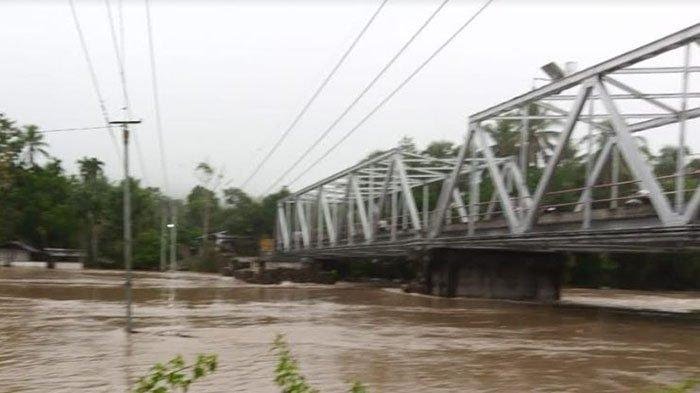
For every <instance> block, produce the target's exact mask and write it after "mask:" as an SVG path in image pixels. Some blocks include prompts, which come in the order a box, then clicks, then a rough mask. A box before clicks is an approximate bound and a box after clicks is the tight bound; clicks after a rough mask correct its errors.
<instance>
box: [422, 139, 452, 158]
mask: <svg viewBox="0 0 700 393" xmlns="http://www.w3.org/2000/svg"><path fill="white" fill-rule="evenodd" d="M458 150H459V146H455V144H454V143H452V142H450V141H435V142H430V144H429V145H428V147H426V148H425V150H423V154H425V155H429V156H431V157H435V158H448V157H455V156H457V151H458Z"/></svg>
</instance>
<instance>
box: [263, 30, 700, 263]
mask: <svg viewBox="0 0 700 393" xmlns="http://www.w3.org/2000/svg"><path fill="white" fill-rule="evenodd" d="M693 51H697V53H698V54H700V24H696V25H694V26H691V27H689V28H686V29H684V30H682V31H679V32H677V33H675V34H672V35H669V36H667V37H664V38H661V39H659V40H657V41H654V42H651V43H649V44H647V45H644V46H642V47H639V48H637V49H634V50H632V51H629V52H627V53H624V54H621V55H619V56H617V57H614V58H612V59H610V60H607V61H604V62H602V63H600V64H597V65H595V66H593V67H590V68H587V69H584V70H581V71H578V72H575V73H572V74H569V75H566V76H562V77H560V78H559V79H554V80H552V81H550V83H548V84H547V85H545V86H543V87H540V88H537V89H533V90H532V91H529V92H527V93H525V94H522V95H520V96H518V97H515V98H513V99H511V100H508V101H505V102H502V103H500V104H498V105H495V106H493V107H491V108H488V109H486V110H483V111H481V112H478V113H475V114H473V115H471V116H470V117H469V120H468V123H467V126H468V127H467V132H466V136H465V139H464V142H463V143H462V144H461V145H460V146H459V151H458V153H457V155H456V157H448V158H435V157H430V156H426V155H421V154H417V153H414V152H411V151H408V150H406V149H402V148H396V149H392V150H390V151H387V152H385V153H383V154H381V155H379V156H376V157H374V158H371V159H367V160H365V161H363V162H361V163H359V164H357V165H355V166H353V167H351V168H348V169H346V170H344V171H341V172H339V173H336V174H335V175H333V176H330V177H328V178H326V179H323V180H321V181H319V182H317V183H315V184H312V185H310V186H308V187H305V188H303V189H301V190H299V191H297V192H295V193H293V194H291V195H290V196H289V197H287V198H285V199H284V200H281V201H280V202H279V204H278V207H277V225H276V235H275V238H276V247H277V254H278V255H280V256H285V255H287V256H309V257H314V258H338V257H358V256H367V257H370V256H406V255H408V254H411V253H414V252H421V251H423V250H429V249H433V248H454V249H489V250H518V251H567V252H575V251H609V252H664V251H679V250H698V249H700V238H699V236H698V235H699V234H700V226H699V225H698V223H697V220H696V217H697V215H698V209H699V208H700V185H698V184H700V183H698V181H697V180H699V179H697V177H698V176H697V175H698V173H697V172H693V171H690V170H689V169H688V168H687V164H686V163H687V162H688V161H689V158H688V157H686V154H687V153H686V150H685V147H687V142H686V139H688V138H687V134H688V128H689V127H691V126H692V127H695V128H698V126H699V125H700V124H698V123H694V122H693V119H696V118H698V117H700V105H699V103H700V100H699V99H700V92H692V91H690V87H689V86H690V85H691V83H690V80H691V78H692V77H697V76H698V75H700V66H693V64H692V61H691V53H692V52H693ZM697 57H700V56H696V58H697ZM696 81H697V82H696V85H695V86H696V87H697V86H700V78H697V79H696ZM662 89H663V90H662ZM654 91H656V92H654ZM658 91H661V92H658ZM504 124H507V125H508V124H509V125H511V126H514V127H517V131H514V132H515V135H517V136H518V137H519V141H518V142H516V143H512V146H511V149H510V150H512V154H511V155H505V154H497V152H499V151H501V149H500V146H498V145H497V144H496V143H495V141H494V139H493V135H494V133H493V132H492V130H493V129H495V128H497V127H498V126H499V125H500V126H503V125H504ZM541 127H544V128H546V129H541ZM649 132H655V133H661V137H662V138H663V143H664V144H668V145H673V146H674V147H675V148H676V149H677V150H676V153H674V154H677V157H676V164H675V165H676V168H675V170H673V171H672V173H670V174H666V175H663V176H660V175H659V174H656V173H655V171H654V167H653V162H651V159H650V158H649V155H646V154H644V152H643V146H642V144H641V143H640V142H639V138H638V137H637V136H638V135H644V136H645V137H647V136H651V135H652V134H649ZM657 140H658V137H657ZM574 143H575V144H578V145H579V147H583V148H580V149H579V151H583V152H584V153H586V154H585V157H581V156H579V157H574V158H571V157H569V158H567V157H566V155H567V147H568V146H571V144H574ZM502 150H508V149H502ZM569 150H570V149H569ZM567 159H568V160H569V161H571V160H577V159H578V160H580V162H584V163H585V164H584V165H583V167H585V168H586V169H585V172H586V173H585V174H582V176H580V178H581V179H583V180H581V181H580V182H579V183H578V184H573V185H572V184H568V185H567V187H565V188H562V187H559V188H558V189H555V188H554V187H553V184H552V180H553V179H554V178H555V177H556V176H557V175H558V174H559V172H560V171H562V170H563V169H562V168H564V167H565V165H564V164H563V163H564V162H566V160H567ZM621 173H624V175H621ZM621 176H622V177H624V178H625V179H624V180H622V179H621ZM526 179H528V180H529V181H526ZM528 184H529V185H530V187H529V186H528ZM533 185H534V187H533ZM438 190H439V194H438ZM431 194H432V195H433V197H432V200H431ZM554 201H556V202H554ZM562 201H563V202H562Z"/></svg>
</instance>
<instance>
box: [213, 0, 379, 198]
mask: <svg viewBox="0 0 700 393" xmlns="http://www.w3.org/2000/svg"><path fill="white" fill-rule="evenodd" d="M387 1H388V0H382V2H381V3H380V4H379V7H377V9H376V11H374V14H372V16H371V17H370V18H369V20H368V21H367V23H365V25H364V27H363V28H362V30H360V33H359V34H358V35H357V37H355V39H354V40H353V41H352V44H350V46H349V47H348V49H346V50H345V53H343V56H341V58H340V60H338V62H337V63H336V64H335V66H334V67H333V68H332V69H331V71H330V72H329V73H328V75H327V76H326V78H325V79H324V80H323V82H321V85H320V86H319V87H318V88H317V89H316V91H315V92H314V94H312V95H311V97H310V98H309V100H308V101H306V103H305V104H304V106H303V107H302V108H301V111H299V113H298V114H297V115H296V117H294V120H293V121H292V123H291V124H290V125H289V127H287V129H286V130H285V131H284V132H283V133H282V135H281V136H280V137H279V139H277V141H276V142H275V144H274V145H273V146H272V149H270V151H269V152H267V154H266V155H265V157H263V159H262V161H260V163H259V164H258V165H257V166H256V167H255V169H254V170H253V172H251V174H250V175H248V177H247V178H246V179H245V180H244V181H243V183H242V184H241V187H245V186H246V185H247V184H248V183H249V182H250V180H251V179H253V177H254V176H255V175H256V174H257V173H258V172H259V171H260V169H261V168H262V167H263V165H265V163H266V162H267V161H268V160H269V159H270V157H271V156H272V155H273V154H274V153H275V151H277V149H278V148H279V147H280V145H282V142H284V140H285V139H286V138H287V136H288V135H289V133H290V132H291V131H292V130H293V129H294V127H296V125H297V123H299V120H301V118H302V117H303V116H304V114H306V112H307V111H308V109H309V107H310V106H311V104H313V103H314V101H316V97H318V95H319V94H321V91H323V89H324V88H325V87H326V85H327V84H328V82H329V81H330V80H331V78H333V76H334V75H335V74H336V72H337V71H338V69H339V68H340V66H341V65H342V64H343V63H344V62H345V59H346V58H347V57H348V55H350V52H352V50H353V49H354V48H355V46H356V45H357V43H358V42H359V41H360V39H361V38H362V36H364V35H365V32H367V30H368V29H369V27H370V26H371V25H372V23H373V22H374V20H375V19H376V18H377V15H379V12H380V11H381V10H382V8H384V5H386V3H387ZM232 181H233V179H231V180H229V181H228V182H226V184H225V185H228V184H229V183H231V182H232Z"/></svg>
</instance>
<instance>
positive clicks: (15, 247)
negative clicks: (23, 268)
mask: <svg viewBox="0 0 700 393" xmlns="http://www.w3.org/2000/svg"><path fill="white" fill-rule="evenodd" d="M41 259H42V252H41V251H40V250H39V249H37V248H34V247H32V246H30V245H29V244H27V243H24V242H21V241H18V240H15V241H10V242H6V243H3V244H0V265H2V266H9V265H11V264H12V263H13V262H29V261H36V260H41Z"/></svg>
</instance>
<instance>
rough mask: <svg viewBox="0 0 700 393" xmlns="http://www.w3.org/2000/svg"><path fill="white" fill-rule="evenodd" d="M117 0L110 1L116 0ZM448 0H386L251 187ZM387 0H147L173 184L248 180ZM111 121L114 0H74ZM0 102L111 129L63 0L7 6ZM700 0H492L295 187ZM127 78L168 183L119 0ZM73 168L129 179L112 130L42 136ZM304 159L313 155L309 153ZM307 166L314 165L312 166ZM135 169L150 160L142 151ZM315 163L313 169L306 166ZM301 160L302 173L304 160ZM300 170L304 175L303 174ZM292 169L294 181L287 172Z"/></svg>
mask: <svg viewBox="0 0 700 393" xmlns="http://www.w3.org/2000/svg"><path fill="white" fill-rule="evenodd" d="M117 1H118V0H112V3H113V4H116V3H117ZM439 1H440V0H421V1H418V0H389V2H388V4H387V5H386V7H385V8H384V10H383V11H382V13H381V14H380V15H379V17H378V19H377V20H376V22H375V24H374V25H373V26H372V27H371V28H370V30H369V31H368V32H367V34H366V35H365V37H364V38H363V40H362V41H361V42H360V43H359V44H358V46H357V48H356V49H355V51H354V52H353V53H352V54H351V56H350V58H349V59H348V61H347V62H346V63H345V65H344V66H343V67H342V68H341V69H340V71H339V72H338V74H337V75H336V78H335V79H334V80H333V81H332V82H331V83H330V84H329V85H328V87H327V88H326V90H325V91H324V93H322V95H321V96H320V97H319V98H318V100H317V101H316V103H315V104H314V106H313V107H312V108H311V109H310V111H309V112H308V114H307V116H306V117H305V118H304V119H303V120H302V121H301V122H300V123H299V125H298V127H297V128H296V130H295V131H293V132H292V134H291V135H290V137H289V138H288V139H287V141H286V143H285V144H284V145H283V147H282V148H281V149H279V151H278V152H277V153H276V154H275V156H274V157H273V159H272V160H270V162H269V163H268V165H266V166H265V167H264V168H263V170H262V171H261V172H260V174H259V175H258V176H257V177H256V179H255V180H254V181H252V182H251V183H250V184H249V185H248V187H247V188H246V191H249V192H251V193H252V194H255V195H257V194H259V193H261V192H263V191H264V190H265V189H266V188H267V187H268V186H269V185H270V184H271V183H272V182H273V181H274V179H275V178H276V177H277V176H278V175H279V174H280V173H281V171H283V170H285V169H286V168H287V167H288V166H289V165H290V163H291V162H292V161H293V160H295V159H296V157H297V156H298V155H299V154H300V153H301V152H302V151H303V150H304V149H305V148H306V146H307V145H308V144H310V143H311V142H312V141H313V140H314V139H315V138H316V136H317V135H319V134H320V133H321V132H322V131H323V130H324V129H325V128H326V127H327V126H328V124H329V123H330V122H331V121H332V120H333V119H334V118H335V117H336V116H337V115H338V114H339V113H340V112H341V111H342V109H343V108H344V107H345V106H347V105H348V104H349V103H350V101H352V99H353V98H354V97H355V96H356V95H357V94H358V93H359V90H360V89H361V88H362V87H364V85H365V84H366V83H368V82H369V81H370V80H371V78H372V77H373V76H374V75H375V74H376V73H377V72H378V71H379V69H380V68H381V67H382V66H383V65H384V63H386V62H387V61H388V59H389V58H390V57H391V56H392V55H393V54H394V53H395V51H396V50H398V48H399V47H400V46H401V45H402V44H403V43H404V42H405V41H406V40H407V39H408V37H410V35H411V34H413V32H414V31H415V30H416V29H417V28H418V26H419V25H420V24H421V23H422V22H423V20H424V19H425V18H426V17H427V16H428V15H429V14H430V13H431V12H432V10H433V9H434V8H435V7H436V6H437V4H439ZM378 4H379V0H362V1H359V0H354V1H350V0H347V1H341V0H335V1H331V0H326V1H169V0H152V16H153V24H154V35H155V36H154V39H155V46H156V52H157V53H156V56H157V63H158V70H159V73H158V76H159V84H160V93H161V107H162V116H163V123H164V132H165V148H166V151H167V162H168V164H169V168H170V169H169V173H170V178H171V183H172V186H171V190H170V191H171V192H170V193H171V194H173V195H176V196H183V195H185V194H186V193H187V191H188V190H189V189H190V188H191V187H192V186H193V185H194V184H196V178H195V176H194V172H193V169H194V166H195V165H196V163H197V162H199V161H202V160H208V161H209V162H210V163H211V164H212V165H214V166H216V167H223V168H225V174H226V177H227V178H231V179H232V182H231V186H237V185H239V184H240V183H241V182H242V181H243V180H244V179H245V178H246V177H247V175H248V174H249V173H250V171H251V170H252V169H253V168H254V166H255V164H257V163H258V162H259V160H260V159H261V157H262V156H263V155H264V154H265V152H266V151H267V149H268V148H269V147H270V145H271V143H273V142H274V141H275V140H276V138H277V137H278V136H279V135H280V134H281V133H282V132H283V131H284V129H286V127H287V126H288V124H289V122H290V121H291V120H292V119H293V117H294V115H295V114H296V113H297V112H298V111H299V110H300V108H301V106H302V105H303V104H304V102H305V101H306V100H307V99H308V97H309V96H310V95H311V93H312V92H313V91H314V89H315V88H316V87H317V86H318V85H319V84H320V82H321V80H322V79H323V77H324V76H325V75H326V73H327V72H328V71H329V70H330V68H331V67H332V66H333V65H334V63H335V62H336V61H337V60H338V59H339V57H340V56H341V55H342V53H343V52H344V51H345V49H346V48H347V46H348V45H349V44H350V42H351V41H352V39H353V38H354V37H355V35H356V34H357V33H358V32H359V30H360V28H361V27H362V25H363V24H364V23H365V21H366V20H367V18H368V17H369V16H370V15H371V13H372V12H374V10H375V8H376V7H377V5H378ZM481 4H482V2H480V1H479V2H477V1H472V0H452V1H451V2H450V3H448V5H447V6H446V7H445V8H444V9H443V10H442V12H441V13H440V14H439V15H438V17H437V18H436V19H435V21H434V23H433V24H431V25H430V26H429V27H428V28H427V29H426V30H425V31H424V33H423V35H422V36H421V37H420V38H419V39H418V40H417V41H416V42H415V44H414V45H413V46H411V47H410V48H409V50H408V51H407V52H406V53H405V56H403V57H402V58H401V59H400V60H399V61H398V62H397V64H396V65H395V66H394V67H393V68H392V69H390V71H389V72H388V73H387V75H386V77H385V78H384V79H382V80H381V81H380V83H378V84H377V86H375V88H374V89H373V90H372V91H371V92H370V93H369V94H368V95H367V96H366V97H365V99H364V100H363V101H362V102H361V103H360V104H359V105H358V106H357V107H356V108H355V110H354V111H353V112H352V113H350V114H349V116H348V117H347V118H346V119H345V121H343V122H342V123H341V124H340V125H339V127H338V128H337V129H336V130H335V131H334V132H333V133H331V134H330V136H329V138H328V139H327V140H326V142H325V143H323V144H322V146H321V147H320V148H319V149H318V150H316V151H315V153H314V154H312V155H311V159H315V158H316V157H318V156H319V155H320V154H321V153H322V151H323V150H324V148H327V147H329V146H330V145H332V144H333V143H334V142H335V141H336V140H338V139H339V138H340V136H341V135H342V134H344V133H345V132H346V131H347V130H348V129H349V128H350V127H352V126H353V125H354V124H355V123H356V122H357V121H358V120H359V119H360V118H361V117H362V116H364V115H365V114H366V113H367V111H369V110H370V109H371V108H372V107H373V106H374V105H375V104H376V103H377V102H378V101H379V100H381V99H382V98H383V97H384V95H386V94H387V93H388V92H389V91H391V90H392V89H393V88H394V87H395V86H396V84H397V83H399V82H400V81H401V80H403V78H405V77H406V76H407V75H408V73H410V72H411V71H412V70H413V68H414V67H416V66H417V65H418V64H419V63H420V62H421V61H423V60H424V59H425V57H426V56H428V55H429V54H430V53H431V52H432V51H433V50H434V49H435V48H436V47H437V46H438V45H440V44H441V43H442V42H443V41H444V40H445V39H446V38H447V37H448V36H449V35H450V34H451V33H452V31H454V30H455V29H456V27H457V26H458V25H460V24H461V23H463V22H464V21H465V20H466V19H467V18H468V17H469V16H470V15H471V14H472V13H473V12H474V11H475V10H476V9H477V8H478V7H479V6H480V5H481ZM76 5H77V9H78V15H79V18H80V22H81V23H82V25H83V30H84V32H85V34H86V36H87V40H88V46H89V50H90V55H91V56H92V57H93V60H94V62H95V65H96V68H97V74H98V78H99V82H100V84H101V86H102V90H103V94H104V95H105V97H106V101H107V106H108V109H109V111H110V114H111V116H112V117H114V118H116V117H119V116H120V108H121V106H122V104H121V90H120V85H119V79H118V74H117V66H116V60H115V55H114V51H113V47H112V44H111V38H110V35H109V25H108V22H107V21H108V19H107V12H106V8H105V4H104V2H103V1H101V0H76ZM0 15H2V19H1V21H2V22H1V23H0V48H2V59H1V60H0V111H2V112H4V113H6V114H7V115H8V116H9V117H11V118H13V119H16V120H18V121H19V122H20V123H33V124H37V125H39V126H40V127H41V128H44V129H55V128H68V127H83V126H100V125H102V124H103V121H102V117H101V114H100V110H99V106H98V103H97V99H96V97H95V95H94V93H93V90H92V86H91V83H90V79H89V74H88V71H87V67H86V64H85V61H84V58H83V55H82V53H81V50H80V46H79V41H78V37H77V33H76V31H75V26H74V24H73V20H72V17H71V13H70V8H69V3H68V1H67V0H66V1H58V0H55V1H48V0H46V1H32V2H28V1H7V0H5V1H2V2H0ZM699 17H700V2H698V1H691V0H688V1H668V0H667V1H657V2H652V1H646V2H645V1H524V0H517V1H516V0H496V1H495V2H494V3H493V4H492V5H491V6H490V7H489V8H488V9H487V10H486V11H485V12H484V13H483V14H482V15H481V16H480V17H479V18H478V19H477V20H476V21H475V22H474V23H473V24H472V25H471V26H470V27H468V28H467V29H466V30H465V31H464V32H463V34H462V35H461V36H460V37H459V38H458V39H457V40H455V41H454V42H452V44H451V45H450V46H449V47H448V48H446V49H445V50H444V51H443V52H442V53H441V54H440V55H439V57H437V58H436V59H435V60H434V61H433V62H432V63H431V64H430V65H429V66H428V67H427V68H426V69H425V70H424V71H423V72H422V73H421V74H420V75H419V76H418V77H417V78H416V79H414V80H413V81H412V82H411V84H410V85H408V86H407V87H406V88H405V89H404V90H403V91H402V92H401V93H399V95H397V96H396V97H395V98H394V99H393V100H392V101H391V102H390V103H389V104H388V105H387V106H385V107H384V108H383V109H382V110H381V111H380V112H379V113H377V114H376V116H374V117H373V118H372V119H371V120H370V121H369V122H368V123H366V124H365V125H364V126H363V127H362V128H361V129H359V130H358V131H357V132H356V133H355V134H354V135H353V136H352V137H351V138H350V139H348V140H347V142H346V143H345V144H344V145H343V146H342V147H341V148H340V149H338V150H337V151H336V152H335V153H334V154H333V155H332V157H330V159H329V160H326V161H325V164H324V165H321V166H320V167H318V168H317V169H316V170H314V171H312V172H310V173H308V174H306V175H305V176H304V177H303V178H302V179H301V181H300V182H299V183H298V184H294V185H292V188H293V189H296V188H299V187H301V186H303V185H305V184H307V183H310V182H312V181H314V180H317V179H319V178H321V177H322V176H325V175H328V174H330V173H333V172H335V171H337V170H340V169H342V168H344V167H346V166H349V165H351V164H354V163H355V162H356V161H358V160H359V159H360V158H362V157H364V156H365V155H366V154H367V153H369V152H370V151H373V150H377V149H386V148H389V147H393V146H395V145H396V143H397V141H398V140H399V139H400V138H401V137H402V136H404V135H408V136H411V137H413V138H414V139H415V141H416V142H417V143H418V145H419V146H424V145H425V144H426V143H428V142H429V141H432V140H436V139H448V140H452V141H455V142H457V141H458V140H459V138H460V136H461V135H463V133H464V120H465V118H466V116H467V115H468V114H469V113H473V112H476V111H479V110H481V109H484V108H487V107H489V106H491V105H493V104H496V103H498V102H500V101H503V100H506V99H508V98H511V97H512V96H515V95H518V94H520V93H522V92H524V91H525V90H527V89H529V88H530V86H531V84H532V77H533V76H538V75H539V67H540V66H541V65H543V64H544V63H547V62H549V61H551V60H556V61H561V62H563V61H569V60H571V61H577V62H578V63H579V67H580V68H584V67H587V66H590V65H593V64H594V63H597V62H599V61H602V60H605V59H607V58H609V57H612V56H614V55H616V54H619V53H621V52H623V51H626V50H629V49H633V48H635V47H637V46H639V45H642V44H645V43H647V42H650V41H652V40H655V39H657V38H659V37H661V36H664V35H666V34H669V33H672V32H674V31H677V30H680V29H682V28H684V27H687V26H689V25H692V24H694V23H697V22H698V20H700V18H699ZM124 18H125V29H124V30H125V37H126V39H125V50H126V73H127V79H128V88H129V94H130V98H131V101H132V111H133V113H134V115H135V116H136V117H139V118H142V119H143V120H144V123H143V125H141V126H139V127H138V128H137V129H136V132H137V133H138V134H139V140H140V146H141V150H142V152H143V156H144V161H145V166H146V168H145V169H146V174H145V175H146V178H145V182H146V184H148V185H152V186H162V184H163V177H162V173H161V170H160V163H159V156H158V148H157V138H156V131H155V122H154V112H153V100H152V91H151V87H150V86H151V85H150V69H149V63H148V62H149V60H148V46H147V35H146V23H145V20H146V19H145V9H144V3H143V1H141V0H138V1H137V0H134V1H131V0H124ZM47 139H48V142H49V143H50V144H51V152H52V153H53V154H54V155H56V156H57V157H59V158H61V159H62V160H63V161H64V163H65V166H66V168H67V170H68V171H71V172H73V171H74V170H75V164H74V163H75V161H76V160H77V159H79V158H80V157H82V156H97V157H99V158H100V159H102V160H103V161H105V162H106V163H107V174H108V175H109V176H110V177H111V178H117V177H119V176H121V173H120V166H119V163H118V160H117V156H116V154H115V151H114V148H113V146H112V144H111V142H110V139H109V136H108V134H107V133H106V132H102V131H92V132H90V131H83V132H72V133H56V134H47ZM310 161H311V160H309V161H308V162H310ZM308 162H307V163H306V165H308ZM132 167H133V168H134V171H135V172H136V175H137V176H143V173H142V171H141V168H140V166H139V163H138V161H137V160H136V159H134V160H133V161H132ZM303 167H305V165H302V166H301V168H303ZM301 168H300V169H301ZM297 173H298V172H293V175H296V174H297ZM292 177H294V176H292Z"/></svg>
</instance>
